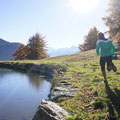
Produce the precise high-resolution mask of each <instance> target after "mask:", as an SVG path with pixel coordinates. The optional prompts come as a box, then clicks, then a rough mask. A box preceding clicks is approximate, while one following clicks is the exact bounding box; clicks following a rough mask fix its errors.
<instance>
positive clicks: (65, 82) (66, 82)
mask: <svg viewBox="0 0 120 120" xmlns="http://www.w3.org/2000/svg"><path fill="white" fill-rule="evenodd" d="M57 86H59V87H61V86H66V87H69V86H72V83H70V82H68V81H62V82H60V83H59V84H58V85H57Z"/></svg>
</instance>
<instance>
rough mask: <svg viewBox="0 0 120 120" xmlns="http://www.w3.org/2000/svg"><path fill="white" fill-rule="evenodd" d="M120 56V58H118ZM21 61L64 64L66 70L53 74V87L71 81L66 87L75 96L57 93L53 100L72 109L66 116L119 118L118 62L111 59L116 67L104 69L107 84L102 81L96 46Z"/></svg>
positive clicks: (88, 119)
mask: <svg viewBox="0 0 120 120" xmlns="http://www.w3.org/2000/svg"><path fill="white" fill-rule="evenodd" d="M119 59H120V58H119ZM19 62H20V63H35V64H42V63H46V64H48V63H54V64H59V65H62V66H65V67H66V68H67V72H65V73H63V74H61V75H59V76H58V75H56V77H55V78H54V80H53V82H52V90H54V88H55V87H56V86H58V85H60V84H61V83H65V82H66V83H71V84H69V85H68V86H62V87H65V88H67V89H68V90H69V91H70V92H71V93H72V92H75V93H76V95H75V96H74V97H64V96H62V97H60V98H59V99H58V100H57V101H56V102H57V104H58V105H60V106H61V107H62V108H64V109H66V110H67V111H69V112H70V113H71V116H69V117H68V118H67V119H68V120H118V119H119V118H120V62H119V60H114V61H113V62H114V63H115V65H116V66H117V68H118V71H117V72H116V73H114V72H113V71H111V72H107V79H108V84H105V83H104V82H103V77H102V75H101V70H100V66H99V56H96V53H95V50H91V51H86V52H81V53H78V54H74V55H65V56H59V57H53V58H47V59H42V60H37V61H27V60H26V61H19Z"/></svg>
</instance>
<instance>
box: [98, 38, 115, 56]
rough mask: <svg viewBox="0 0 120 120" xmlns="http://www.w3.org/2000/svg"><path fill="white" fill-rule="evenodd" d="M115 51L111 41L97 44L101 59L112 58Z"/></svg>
mask: <svg viewBox="0 0 120 120" xmlns="http://www.w3.org/2000/svg"><path fill="white" fill-rule="evenodd" d="M99 50H100V51H99ZM114 50H115V47H114V45H113V43H112V41H111V40H110V39H108V40H98V41H97V43H96V52H97V55H100V56H101V57H106V56H112V55H113V54H114Z"/></svg>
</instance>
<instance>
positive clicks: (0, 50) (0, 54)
mask: <svg viewBox="0 0 120 120" xmlns="http://www.w3.org/2000/svg"><path fill="white" fill-rule="evenodd" d="M20 44H21V43H11V42H7V41H5V40H3V39H0V60H10V59H11V58H13V56H12V55H13V52H14V51H15V50H16V49H17V48H18V47H19V46H20Z"/></svg>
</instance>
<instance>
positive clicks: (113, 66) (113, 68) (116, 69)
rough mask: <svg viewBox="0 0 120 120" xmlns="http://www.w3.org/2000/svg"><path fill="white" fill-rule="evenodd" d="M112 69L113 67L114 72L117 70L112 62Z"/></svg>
mask: <svg viewBox="0 0 120 120" xmlns="http://www.w3.org/2000/svg"><path fill="white" fill-rule="evenodd" d="M112 69H113V71H114V72H116V71H117V68H116V66H115V65H114V64H113V65H112Z"/></svg>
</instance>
